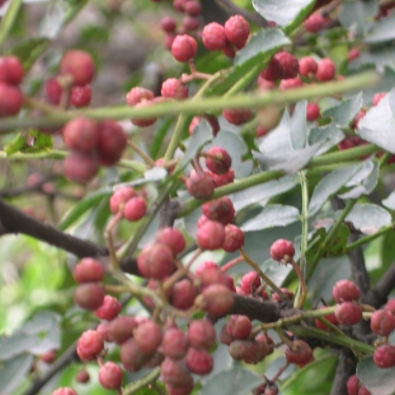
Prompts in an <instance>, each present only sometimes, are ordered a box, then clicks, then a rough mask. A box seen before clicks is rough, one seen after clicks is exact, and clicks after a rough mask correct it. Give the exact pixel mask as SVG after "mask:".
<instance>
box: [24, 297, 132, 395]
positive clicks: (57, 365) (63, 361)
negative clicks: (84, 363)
mask: <svg viewBox="0 0 395 395" xmlns="http://www.w3.org/2000/svg"><path fill="white" fill-rule="evenodd" d="M131 299H132V296H127V297H125V298H124V299H123V300H121V305H122V307H125V306H126V305H127V304H128V303H129V302H130V300H131ZM98 325H99V324H95V325H93V326H92V328H91V329H95V328H96V327H97V326H98ZM74 361H79V358H78V354H77V341H75V342H74V343H73V344H72V345H71V346H70V347H69V348H68V349H67V350H66V351H65V352H64V353H63V354H62V355H61V356H60V357H59V358H58V359H57V360H56V361H55V362H54V363H53V364H52V365H51V369H50V370H48V371H47V373H46V374H45V375H44V376H43V377H40V378H39V379H37V380H36V381H35V382H34V383H33V385H32V386H31V387H30V389H28V390H27V391H26V392H25V393H24V394H23V395H36V394H38V393H39V391H40V390H41V388H43V387H44V385H45V384H47V383H48V381H49V380H51V379H52V377H54V376H55V375H56V374H57V373H58V372H60V371H61V370H63V369H64V368H65V367H66V366H67V365H68V364H70V363H72V362H74Z"/></svg>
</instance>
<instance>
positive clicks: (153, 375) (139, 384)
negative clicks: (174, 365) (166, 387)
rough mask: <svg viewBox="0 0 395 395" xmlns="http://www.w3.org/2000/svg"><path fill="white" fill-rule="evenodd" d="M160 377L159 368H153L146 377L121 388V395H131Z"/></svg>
mask: <svg viewBox="0 0 395 395" xmlns="http://www.w3.org/2000/svg"><path fill="white" fill-rule="evenodd" d="M159 375H160V368H155V369H154V370H153V371H152V372H150V373H149V374H147V376H145V377H143V378H142V379H140V380H138V381H135V382H134V383H131V384H129V385H127V386H126V387H125V388H123V395H133V394H135V393H136V392H137V391H139V390H141V389H142V388H144V387H146V386H148V385H149V384H151V383H153V382H155V381H156V380H157V378H158V377H159Z"/></svg>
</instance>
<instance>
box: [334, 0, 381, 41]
mask: <svg viewBox="0 0 395 395" xmlns="http://www.w3.org/2000/svg"><path fill="white" fill-rule="evenodd" d="M378 11H379V6H378V2H377V1H376V0H368V1H347V2H346V3H344V4H343V5H342V7H341V9H340V12H339V15H338V18H339V21H340V23H341V24H342V26H344V27H345V28H347V29H348V30H350V31H352V32H353V33H355V34H356V35H358V36H360V35H366V34H367V33H368V32H369V30H370V29H371V28H372V26H373V25H374V21H373V17H374V16H376V15H377V13H378Z"/></svg>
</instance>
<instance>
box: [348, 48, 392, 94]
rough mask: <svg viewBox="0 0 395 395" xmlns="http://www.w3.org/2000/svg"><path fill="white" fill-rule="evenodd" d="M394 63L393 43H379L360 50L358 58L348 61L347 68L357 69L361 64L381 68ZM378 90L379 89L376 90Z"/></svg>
mask: <svg viewBox="0 0 395 395" xmlns="http://www.w3.org/2000/svg"><path fill="white" fill-rule="evenodd" d="M393 64H395V47H394V46H393V45H381V46H379V47H374V48H370V49H367V50H366V51H363V52H361V54H360V55H359V57H358V58H356V59H354V60H352V61H351V62H349V63H348V65H347V67H348V69H349V70H358V69H359V68H361V66H366V65H370V66H376V67H380V68H383V67H384V66H388V67H392V66H393ZM374 89H375V91H376V92H380V90H376V87H374Z"/></svg>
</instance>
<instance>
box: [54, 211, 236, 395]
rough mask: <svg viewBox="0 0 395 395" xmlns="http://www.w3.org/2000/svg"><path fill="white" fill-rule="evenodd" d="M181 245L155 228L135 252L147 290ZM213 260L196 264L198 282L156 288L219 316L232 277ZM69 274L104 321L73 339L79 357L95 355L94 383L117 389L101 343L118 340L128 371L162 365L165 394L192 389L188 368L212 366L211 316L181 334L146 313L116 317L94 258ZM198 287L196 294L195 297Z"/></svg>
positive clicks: (169, 267) (179, 304)
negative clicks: (153, 235) (149, 240)
mask: <svg viewBox="0 0 395 395" xmlns="http://www.w3.org/2000/svg"><path fill="white" fill-rule="evenodd" d="M120 207H121V204H118V205H117V206H115V208H117V209H120ZM184 248H185V240H184V238H183V236H182V234H181V233H180V232H179V231H178V230H176V229H173V228H164V229H161V230H159V231H158V233H157V235H156V239H155V243H154V244H152V245H149V246H147V247H145V248H144V249H143V250H142V252H141V253H140V254H139V256H138V268H139V270H140V272H142V275H143V276H144V277H147V278H149V279H150V281H149V284H148V288H149V289H156V287H157V280H158V279H165V278H166V277H167V276H168V275H170V274H171V272H172V271H173V270H174V263H173V261H174V258H175V256H176V255H177V254H178V253H180V252H181V251H182V250H183V249H184ZM212 264H214V263H212ZM214 265H215V268H214V267H213V265H211V267H209V266H210V265H209V264H207V263H206V264H205V265H203V266H204V267H202V266H200V269H199V271H197V274H196V276H195V277H196V280H197V281H193V282H192V281H190V280H189V279H181V280H179V281H177V282H175V284H173V285H171V287H170V288H169V290H170V292H167V291H168V290H166V281H165V282H164V283H163V288H161V291H163V289H165V292H166V294H167V296H168V297H169V301H170V303H171V304H172V305H173V306H174V307H175V308H177V309H180V310H187V309H189V308H190V307H192V306H193V305H194V304H195V305H196V306H197V307H199V308H202V309H203V310H205V311H206V312H207V313H209V314H211V315H213V316H216V317H221V316H224V315H226V314H227V312H228V311H229V310H230V308H231V307H232V304H233V298H232V295H231V290H234V285H233V279H232V277H230V276H228V275H226V274H224V273H222V272H221V270H220V269H219V268H218V266H217V265H216V264H214ZM211 269H214V270H215V274H214V273H213V270H211ZM74 276H75V279H76V281H77V282H78V283H79V285H78V287H77V288H76V291H75V300H76V302H77V304H78V305H80V306H81V307H82V308H85V309H88V310H93V311H94V314H95V315H96V316H97V317H98V318H100V319H101V320H104V321H103V322H101V323H100V324H99V326H98V327H97V328H96V330H88V331H86V332H84V333H83V334H82V335H81V337H80V338H79V340H78V342H77V354H78V355H79V357H80V359H81V360H82V361H93V360H96V359H97V361H98V363H99V365H100V370H99V382H100V383H101V385H102V386H103V387H104V388H107V389H118V388H119V387H120V386H121V385H122V376H123V375H122V369H121V367H119V366H118V365H117V364H115V363H113V362H106V363H104V364H103V362H102V360H103V358H104V357H105V354H106V352H105V343H104V342H113V343H116V344H118V345H120V347H121V350H120V356H121V361H122V364H123V367H124V369H126V370H128V371H131V372H134V371H137V370H140V369H141V368H142V367H144V366H147V367H155V366H161V376H162V380H163V382H164V383H165V385H166V389H167V391H168V393H169V394H170V395H171V394H185V395H187V394H189V393H190V392H191V391H192V389H193V378H192V376H191V373H195V374H199V375H203V374H208V373H209V372H210V371H211V370H212V368H213V359H212V356H211V355H210V353H209V352H208V351H209V350H210V349H211V348H212V347H213V346H214V344H215V341H216V334H215V330H214V327H213V324H212V323H211V322H210V321H208V320H206V319H203V320H194V321H192V322H191V323H190V325H189V328H188V332H187V335H186V334H185V333H184V331H182V330H180V329H178V328H177V326H176V325H175V323H174V321H172V320H170V321H168V322H167V323H166V324H165V325H164V327H163V328H162V327H161V326H159V325H158V324H157V323H155V322H153V321H151V320H149V319H148V318H143V317H130V316H118V315H119V313H120V312H121V305H120V303H119V302H118V300H117V299H116V298H114V297H112V296H110V295H104V292H103V287H102V285H101V284H100V283H101V282H102V281H103V279H104V270H103V268H102V266H101V265H100V263H99V262H97V261H96V260H94V259H92V258H84V259H82V260H81V261H80V262H79V263H78V264H77V265H76V267H75V270H74ZM155 283H156V284H155ZM198 292H200V295H199V296H198V297H197V295H198ZM80 376H81V377H80ZM85 379H86V375H85V374H83V373H81V372H79V376H78V378H76V380H77V381H79V382H85V381H84V380H85ZM87 379H88V380H89V376H88V378H87ZM62 391H63V392H62ZM70 391H73V390H71V389H70V388H62V389H58V390H57V391H55V393H54V394H55V395H65V394H67V395H69V394H74V393H75V392H70Z"/></svg>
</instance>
